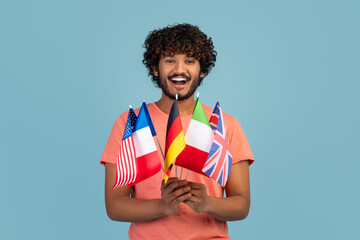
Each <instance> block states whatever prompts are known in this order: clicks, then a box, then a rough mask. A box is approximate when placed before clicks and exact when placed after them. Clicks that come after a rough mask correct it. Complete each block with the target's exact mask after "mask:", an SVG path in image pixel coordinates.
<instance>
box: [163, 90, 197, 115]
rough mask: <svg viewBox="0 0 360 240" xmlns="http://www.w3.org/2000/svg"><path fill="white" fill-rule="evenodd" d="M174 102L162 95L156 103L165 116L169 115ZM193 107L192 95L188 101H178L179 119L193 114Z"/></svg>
mask: <svg viewBox="0 0 360 240" xmlns="http://www.w3.org/2000/svg"><path fill="white" fill-rule="evenodd" d="M173 102H174V100H173V99H171V98H169V97H168V96H166V95H165V94H164V93H162V96H161V98H160V99H159V101H157V102H156V105H157V106H158V108H160V110H161V111H163V112H164V113H166V114H169V113H170V109H171V106H172V104H173ZM194 106H195V100H194V94H193V95H192V96H191V97H189V98H188V99H185V100H181V101H178V107H179V114H180V117H186V116H189V115H191V114H192V113H193V111H194Z"/></svg>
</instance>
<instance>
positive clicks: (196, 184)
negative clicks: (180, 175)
mask: <svg viewBox="0 0 360 240" xmlns="http://www.w3.org/2000/svg"><path fill="white" fill-rule="evenodd" d="M188 185H189V186H190V187H191V188H192V189H198V190H201V189H204V187H205V185H204V184H201V183H195V182H188Z"/></svg>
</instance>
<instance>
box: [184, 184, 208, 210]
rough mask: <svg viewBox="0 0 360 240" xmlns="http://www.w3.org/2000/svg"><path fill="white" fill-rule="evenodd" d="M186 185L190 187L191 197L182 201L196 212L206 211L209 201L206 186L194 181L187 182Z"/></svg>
mask: <svg viewBox="0 0 360 240" xmlns="http://www.w3.org/2000/svg"><path fill="white" fill-rule="evenodd" d="M187 185H188V186H190V187H191V190H190V193H191V197H190V198H189V199H187V200H186V201H184V203H185V204H186V205H188V206H189V207H190V208H191V209H192V210H193V211H195V212H197V213H203V212H206V208H207V206H208V202H209V196H208V194H207V190H206V186H205V185H204V184H202V183H194V182H188V184H187Z"/></svg>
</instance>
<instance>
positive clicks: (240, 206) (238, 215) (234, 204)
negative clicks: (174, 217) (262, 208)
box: [185, 161, 250, 221]
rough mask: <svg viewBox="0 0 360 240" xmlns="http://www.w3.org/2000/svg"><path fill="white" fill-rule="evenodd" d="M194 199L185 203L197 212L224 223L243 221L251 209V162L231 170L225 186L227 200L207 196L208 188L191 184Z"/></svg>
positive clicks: (240, 163) (245, 162) (235, 166)
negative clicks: (207, 214) (204, 213)
mask: <svg viewBox="0 0 360 240" xmlns="http://www.w3.org/2000/svg"><path fill="white" fill-rule="evenodd" d="M189 186H190V187H191V188H192V189H191V191H190V193H191V194H192V197H191V198H189V199H188V200H186V201H185V203H186V204H187V205H188V206H189V207H191V208H192V209H193V210H194V211H195V212H199V213H200V212H206V213H209V214H211V215H212V216H214V217H216V218H218V219H220V220H223V221H234V220H242V219H244V218H246V217H247V215H248V213H249V209H250V180H249V162H248V161H241V162H238V163H236V164H234V165H233V166H232V168H231V171H230V175H229V179H228V181H227V184H226V186H225V191H226V196H227V197H226V198H217V197H212V196H208V195H207V190H206V186H205V185H203V184H200V183H193V182H189Z"/></svg>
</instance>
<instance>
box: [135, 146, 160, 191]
mask: <svg viewBox="0 0 360 240" xmlns="http://www.w3.org/2000/svg"><path fill="white" fill-rule="evenodd" d="M159 163H160V162H159V154H158V152H157V151H154V152H151V153H149V154H146V155H143V156H141V157H138V158H136V166H137V174H136V179H135V181H134V182H132V183H130V184H129V186H133V185H135V184H137V183H138V182H141V181H142V180H144V179H146V178H148V177H151V176H153V175H155V174H156V173H157V172H159V171H160V169H161V165H160V164H159Z"/></svg>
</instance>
